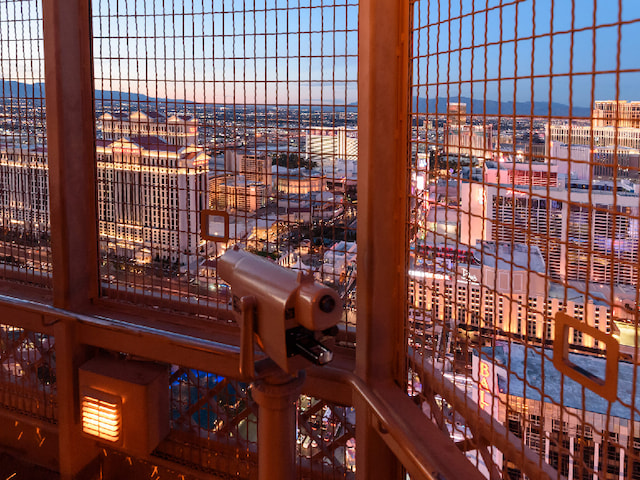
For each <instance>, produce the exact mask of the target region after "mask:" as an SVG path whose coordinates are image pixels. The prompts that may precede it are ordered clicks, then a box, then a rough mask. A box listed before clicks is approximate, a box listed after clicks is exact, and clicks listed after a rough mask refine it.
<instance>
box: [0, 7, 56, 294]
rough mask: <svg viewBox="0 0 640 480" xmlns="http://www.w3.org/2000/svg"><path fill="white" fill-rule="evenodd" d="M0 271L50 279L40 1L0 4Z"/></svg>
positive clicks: (33, 280) (41, 281)
mask: <svg viewBox="0 0 640 480" xmlns="http://www.w3.org/2000/svg"><path fill="white" fill-rule="evenodd" d="M0 80H1V81H2V91H1V92H0V182H1V183H0V204H1V208H2V210H1V215H0V276H1V277H3V278H7V279H12V280H18V281H26V282H30V283H38V284H44V285H48V284H50V275H51V273H50V272H51V259H50V254H51V251H50V248H49V238H50V231H49V178H48V166H47V153H46V151H47V145H46V118H45V113H46V112H45V111H46V108H45V102H44V83H43V82H44V62H43V46H42V4H41V2H39V1H34V2H2V4H0Z"/></svg>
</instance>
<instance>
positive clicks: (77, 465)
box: [54, 320, 98, 480]
mask: <svg viewBox="0 0 640 480" xmlns="http://www.w3.org/2000/svg"><path fill="white" fill-rule="evenodd" d="M54 335H55V339H56V387H57V390H56V391H57V393H58V427H59V428H58V434H59V449H60V453H59V459H60V476H61V478H62V479H63V480H71V479H74V478H82V477H84V475H83V474H85V473H86V472H87V466H88V465H90V464H91V462H92V461H93V460H94V459H95V458H96V457H97V455H98V447H97V445H96V443H95V442H94V441H92V440H90V439H88V438H86V437H83V435H82V425H81V422H80V407H79V403H80V394H79V389H78V373H77V372H78V367H79V366H80V365H81V364H82V363H83V362H84V361H85V360H86V359H87V358H88V353H89V352H88V349H87V348H86V347H82V346H81V345H80V344H79V343H78V341H77V332H76V326H75V325H73V324H72V323H70V322H69V321H66V320H61V321H59V322H58V323H57V324H56V325H55V329H54Z"/></svg>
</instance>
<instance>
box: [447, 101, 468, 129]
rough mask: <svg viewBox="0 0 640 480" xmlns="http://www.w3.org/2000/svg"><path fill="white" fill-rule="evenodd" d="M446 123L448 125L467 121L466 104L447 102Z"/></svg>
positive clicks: (462, 123) (461, 123)
mask: <svg viewBox="0 0 640 480" xmlns="http://www.w3.org/2000/svg"><path fill="white" fill-rule="evenodd" d="M447 123H448V124H449V125H464V124H466V123H467V104H466V103H454V102H450V103H449V104H447Z"/></svg>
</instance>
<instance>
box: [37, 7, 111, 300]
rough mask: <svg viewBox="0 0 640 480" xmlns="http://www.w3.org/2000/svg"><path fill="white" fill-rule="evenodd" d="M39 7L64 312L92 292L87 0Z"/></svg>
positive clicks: (54, 239) (57, 272) (54, 238)
mask: <svg viewBox="0 0 640 480" xmlns="http://www.w3.org/2000/svg"><path fill="white" fill-rule="evenodd" d="M42 4H43V17H44V63H45V85H46V107H47V149H48V162H49V196H50V198H49V208H50V212H51V248H52V256H53V272H54V275H53V292H54V304H55V305H56V306H57V307H60V308H68V309H69V308H78V307H82V306H83V305H86V304H87V303H88V302H90V301H91V299H92V298H95V297H96V296H97V293H98V254H97V248H98V240H97V226H96V225H97V222H96V193H95V192H96V175H95V170H96V167H95V161H94V157H95V143H94V142H95V141H94V138H95V131H94V119H93V116H94V115H93V78H92V56H91V15H90V8H89V4H90V2H89V0H47V1H45V2H42Z"/></svg>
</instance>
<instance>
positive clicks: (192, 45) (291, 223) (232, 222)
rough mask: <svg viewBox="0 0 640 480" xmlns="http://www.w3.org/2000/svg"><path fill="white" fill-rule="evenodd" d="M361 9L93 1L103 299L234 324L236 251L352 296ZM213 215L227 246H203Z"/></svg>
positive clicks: (351, 5) (353, 5) (344, 1)
mask: <svg viewBox="0 0 640 480" xmlns="http://www.w3.org/2000/svg"><path fill="white" fill-rule="evenodd" d="M357 15H358V8H357V2H352V1H349V0H341V1H335V2H319V3H308V2H297V1H294V2H291V1H289V2H282V1H230V0H225V1H223V2H200V1H188V2H164V3H163V4H162V5H161V4H157V3H156V4H153V5H151V4H149V2H144V1H136V0H127V1H116V0H95V1H94V2H93V33H94V71H95V80H96V102H97V103H96V121H97V125H98V127H97V135H98V138H97V145H96V149H97V166H98V169H97V170H98V179H97V187H98V210H99V219H98V221H99V235H100V249H101V252H102V266H101V276H102V281H103V286H104V290H103V292H104V294H105V295H106V296H109V297H112V298H121V299H134V301H136V302H143V303H161V302H162V301H164V300H172V301H176V302H180V304H182V305H186V304H189V305H196V306H199V307H202V309H200V310H199V312H200V313H201V314H202V315H210V316H213V317H215V316H216V313H215V311H213V313H211V311H207V310H206V309H205V307H211V308H217V309H222V310H226V309H227V308H228V306H227V304H228V302H229V300H230V296H229V288H228V286H227V285H226V284H224V283H223V282H222V280H221V279H220V278H219V277H218V276H217V274H216V272H217V268H216V263H217V258H218V256H219V255H221V254H222V253H223V252H224V251H225V249H226V248H227V247H228V246H230V245H233V244H239V245H240V246H241V247H243V248H245V249H246V250H249V251H252V252H254V253H256V254H258V255H262V256H265V257H267V258H270V259H272V260H273V261H275V262H278V263H279V264H281V265H283V266H286V267H290V268H295V269H299V270H311V271H313V272H315V275H316V278H317V279H318V280H321V281H324V282H325V283H329V284H331V285H334V286H335V288H337V289H338V290H340V292H341V293H342V295H343V296H344V297H345V298H346V299H347V300H349V301H352V300H353V298H352V297H353V296H354V289H355V255H356V247H355V221H356V219H355V205H356V202H357V191H356V184H355V180H356V178H357V177H356V176H357V156H358V149H357V128H356V122H357V105H356V95H357V78H356V67H357ZM203 210H213V211H218V212H220V211H221V212H226V213H227V214H228V216H229V241H228V242H215V241H205V240H204V239H203V238H202V236H201V225H200V213H201V212H202V211H203Z"/></svg>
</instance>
